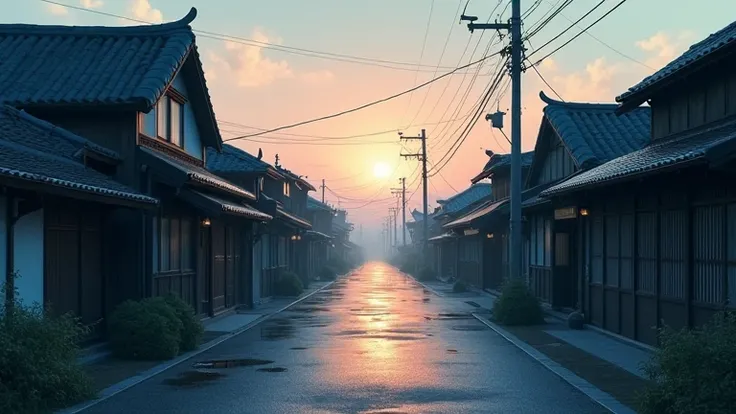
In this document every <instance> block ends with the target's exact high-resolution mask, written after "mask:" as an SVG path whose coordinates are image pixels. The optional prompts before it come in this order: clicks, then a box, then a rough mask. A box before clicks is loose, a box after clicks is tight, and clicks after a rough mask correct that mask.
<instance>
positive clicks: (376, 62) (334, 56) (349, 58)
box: [39, 0, 452, 72]
mask: <svg viewBox="0 0 736 414" xmlns="http://www.w3.org/2000/svg"><path fill="white" fill-rule="evenodd" d="M39 1H41V2H44V3H48V4H55V5H57V6H61V7H65V8H69V9H73V10H78V11H83V12H88V13H93V14H98V15H101V16H107V17H115V18H118V19H123V20H128V21H131V22H136V23H143V24H156V23H153V22H149V21H146V20H140V19H135V18H132V17H128V16H124V15H120V14H115V13H109V12H104V11H100V10H94V9H87V8H84V7H80V6H74V5H71V4H66V3H61V2H57V1H52V0H39ZM192 32H194V33H198V34H200V36H201V37H204V38H209V39H214V40H221V41H229V42H233V43H241V44H245V45H249V46H258V47H261V48H263V49H269V50H275V51H279V52H283V53H290V54H295V55H300V56H306V57H314V58H319V59H326V60H335V61H340V62H347V63H356V64H362V65H369V66H377V67H383V68H387V69H395V70H403V71H409V72H414V71H421V72H432V70H433V69H434V65H422V64H417V63H412V62H401V61H395V60H387V59H378V58H367V57H362V56H354V55H347V54H341V53H334V52H323V51H318V50H312V49H306V48H299V47H293V46H285V45H278V44H274V43H269V42H264V41H260V40H255V39H250V38H246V37H240V36H234V35H227V34H222V33H216V32H210V31H205V30H194V29H192ZM390 65H398V66H399V67H397V66H390ZM400 66H414V67H415V68H411V67H400ZM420 67H424V68H427V69H425V70H419V69H418V68H420ZM443 69H452V68H451V67H444V68H443Z"/></svg>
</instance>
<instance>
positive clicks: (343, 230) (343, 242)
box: [330, 210, 353, 261]
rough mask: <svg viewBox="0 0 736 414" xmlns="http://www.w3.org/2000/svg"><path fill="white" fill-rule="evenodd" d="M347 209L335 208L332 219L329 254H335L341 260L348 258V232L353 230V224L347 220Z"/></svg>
mask: <svg viewBox="0 0 736 414" xmlns="http://www.w3.org/2000/svg"><path fill="white" fill-rule="evenodd" d="M347 215H348V213H347V211H345V210H337V211H336V212H335V216H334V217H333V219H332V233H331V236H332V239H333V240H332V245H331V246H332V251H331V252H330V256H333V255H334V256H335V257H337V258H339V259H341V260H345V261H347V260H348V253H349V251H350V249H351V246H350V245H349V244H348V243H349V242H350V232H351V231H353V224H352V223H350V222H348V221H347Z"/></svg>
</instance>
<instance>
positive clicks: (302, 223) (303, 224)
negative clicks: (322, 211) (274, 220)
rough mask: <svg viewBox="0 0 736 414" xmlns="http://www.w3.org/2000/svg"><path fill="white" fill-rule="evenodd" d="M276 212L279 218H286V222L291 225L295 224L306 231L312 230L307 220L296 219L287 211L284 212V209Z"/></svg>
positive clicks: (278, 209)
mask: <svg viewBox="0 0 736 414" xmlns="http://www.w3.org/2000/svg"><path fill="white" fill-rule="evenodd" d="M276 211H277V212H278V213H279V215H280V216H281V217H283V218H286V219H287V220H289V221H291V222H292V223H294V224H296V225H297V226H299V227H304V228H306V229H311V228H312V223H310V222H308V221H307V220H305V219H303V218H301V217H297V216H295V215H294V214H291V213H289V212H288V211H286V210H284V209H282V208H280V207H279V208H277V209H276Z"/></svg>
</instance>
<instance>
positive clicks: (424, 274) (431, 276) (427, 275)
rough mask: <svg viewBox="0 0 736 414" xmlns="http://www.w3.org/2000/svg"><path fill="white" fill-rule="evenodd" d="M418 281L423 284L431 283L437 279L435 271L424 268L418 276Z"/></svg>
mask: <svg viewBox="0 0 736 414" xmlns="http://www.w3.org/2000/svg"><path fill="white" fill-rule="evenodd" d="M417 277H418V279H419V280H420V281H422V282H429V281H432V280H435V279H436V276H435V273H434V270H432V269H431V268H429V267H423V268H422V270H420V271H419V274H418V275H417Z"/></svg>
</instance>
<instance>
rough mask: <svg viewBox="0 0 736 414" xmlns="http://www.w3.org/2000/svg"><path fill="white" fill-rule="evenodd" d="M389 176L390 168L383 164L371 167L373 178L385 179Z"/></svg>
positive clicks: (379, 163)
mask: <svg viewBox="0 0 736 414" xmlns="http://www.w3.org/2000/svg"><path fill="white" fill-rule="evenodd" d="M389 175H391V167H389V165H388V164H386V163H385V162H377V163H376V164H375V165H374V166H373V176H374V177H376V178H387V177H388V176H389Z"/></svg>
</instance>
